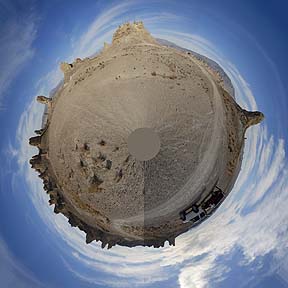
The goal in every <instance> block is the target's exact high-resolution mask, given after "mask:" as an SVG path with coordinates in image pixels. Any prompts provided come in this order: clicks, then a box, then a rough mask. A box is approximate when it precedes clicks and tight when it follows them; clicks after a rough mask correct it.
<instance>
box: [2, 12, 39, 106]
mask: <svg viewBox="0 0 288 288" xmlns="http://www.w3.org/2000/svg"><path fill="white" fill-rule="evenodd" d="M4 11H5V10H4ZM35 37H36V27H35V24H34V19H33V18H32V17H31V16H26V17H25V18H24V19H23V18H16V17H15V18H10V19H9V20H8V21H6V22H4V23H2V24H1V28H0V43H1V45H0V55H1V61H0V62H1V63H0V67H1V68H0V109H1V103H2V102H3V97H4V94H5V92H6V90H7V89H8V88H9V86H10V85H11V83H12V81H13V80H14V79H15V78H16V76H17V75H18V73H19V72H20V71H21V69H22V68H23V67H24V65H25V63H27V61H28V60H30V59H31V58H32V56H33V55H34V49H33V47H32V43H33V41H34V39H35ZM2 106H3V104H2Z"/></svg>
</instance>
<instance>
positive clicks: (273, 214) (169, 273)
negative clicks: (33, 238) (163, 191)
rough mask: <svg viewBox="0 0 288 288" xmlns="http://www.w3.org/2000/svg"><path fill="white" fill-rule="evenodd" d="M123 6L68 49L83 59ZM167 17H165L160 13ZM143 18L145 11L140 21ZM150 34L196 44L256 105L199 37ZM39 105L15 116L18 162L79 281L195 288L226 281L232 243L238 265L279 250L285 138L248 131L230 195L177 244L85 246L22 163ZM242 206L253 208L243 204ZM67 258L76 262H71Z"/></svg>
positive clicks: (246, 101) (240, 96) (249, 103)
mask: <svg viewBox="0 0 288 288" xmlns="http://www.w3.org/2000/svg"><path fill="white" fill-rule="evenodd" d="M127 3H130V4H131V2H123V3H122V4H120V5H118V6H115V7H114V8H111V9H109V10H106V11H105V12H103V14H101V15H99V16H98V17H97V19H96V20H95V21H94V22H93V23H92V24H91V25H90V27H89V28H88V29H87V31H86V32H85V33H84V34H83V36H82V37H81V41H80V42H81V45H80V46H78V47H75V50H74V52H75V53H76V52H77V53H78V52H79V53H83V55H85V56H88V55H87V54H88V53H90V52H92V50H90V49H91V47H92V48H93V49H95V47H96V46H97V45H102V43H101V42H102V40H103V39H104V38H106V37H108V36H109V35H112V34H111V33H112V26H113V25H116V23H118V21H120V20H119V19H118V18H117V17H119V15H123V13H125V11H126V10H128V8H129V5H130V4H129V5H128V4H127ZM162 15H163V14H162ZM104 16H105V17H104ZM166 16H167V17H172V16H171V15H165V16H163V17H164V18H165V17H166ZM154 17H155V15H153V16H152V18H150V20H151V21H153V19H154ZM148 19H149V17H148V16H147V17H146V20H148ZM112 23H113V25H112ZM155 34H156V36H157V37H162V38H166V39H167V40H170V41H173V42H175V43H176V44H178V45H181V46H184V47H186V48H190V49H194V50H197V49H198V50H197V51H198V52H199V53H201V54H205V55H206V56H208V57H210V58H212V59H213V60H215V61H217V62H218V63H219V64H220V65H222V66H224V69H225V71H226V73H227V74H228V75H229V76H230V78H231V80H232V82H233V85H234V87H235V91H236V96H237V100H238V101H240V102H241V104H242V105H243V107H246V108H250V109H256V108H257V105H256V101H255V98H254V96H253V93H252V91H251V89H250V87H249V85H248V84H247V83H246V81H245V80H244V78H243V77H242V76H241V74H240V73H239V71H238V70H237V68H236V67H235V66H234V65H233V64H232V63H230V62H229V61H227V60H226V59H225V58H224V57H223V55H221V53H219V52H218V51H217V47H215V46H214V45H213V43H211V42H209V41H208V40H206V39H204V38H203V37H201V36H199V35H194V34H187V33H186V34H184V33H182V32H179V31H171V30H169V31H168V30H163V29H162V30H156V29H155ZM169 35H170V36H169ZM164 36H167V37H164ZM168 36H169V37H168ZM101 37H103V38H101ZM99 39H100V40H101V41H100V40H99ZM97 41H98V42H97ZM96 42H97V45H96ZM196 48H197V49H196ZM94 52H95V50H94V51H93V53H94ZM71 55H73V53H72V54H71ZM71 57H72V56H71ZM55 73H58V72H57V71H56V70H55V71H54V72H51V73H50V74H49V75H48V76H47V77H48V78H49V79H51V82H53V83H55V82H56V80H58V78H57V77H55ZM58 77H59V78H60V76H58ZM53 79H54V80H53ZM55 79H56V80H55ZM46 80H47V79H46ZM52 80H53V81H52ZM43 83H44V81H43ZM45 83H47V81H45ZM38 88H39V89H40V90H41V89H42V90H43V91H44V90H45V91H46V90H47V89H48V88H49V87H45V88H43V85H42V83H41V81H40V84H39V87H38ZM52 88H53V87H50V89H52ZM40 109H43V108H40V105H38V104H36V103H35V102H33V103H31V104H30V105H28V106H27V109H26V110H25V111H24V112H23V115H22V117H21V119H20V123H19V127H18V131H17V139H18V142H19V144H20V150H19V151H18V153H17V156H18V161H19V165H20V167H21V171H22V173H23V176H24V177H25V179H26V181H27V183H28V185H29V187H30V192H31V194H30V196H31V199H32V201H33V203H34V205H35V207H36V209H37V210H38V212H39V215H40V217H41V218H42V219H43V220H44V221H45V222H46V223H47V225H48V227H49V228H50V229H51V231H53V232H54V233H57V234H58V235H60V236H61V238H62V239H63V241H64V243H65V244H61V245H60V244H59V249H61V253H62V256H63V259H64V262H65V265H66V267H67V268H68V269H70V271H71V272H72V273H74V274H75V275H76V276H77V277H79V278H80V279H81V280H85V281H87V282H89V283H93V284H95V285H97V284H98V285H105V284H106V285H107V286H116V285H118V286H122V287H126V286H127V283H129V286H131V287H136V286H145V285H147V286H149V285H153V284H154V283H155V282H157V281H163V280H167V279H174V278H176V279H178V284H179V285H180V286H181V287H183V288H186V287H189V288H191V287H197V288H201V287H209V285H210V284H211V283H212V282H213V281H222V280H223V279H224V278H225V275H226V274H227V273H229V269H228V268H227V267H226V266H225V265H224V264H223V265H219V264H218V263H217V258H218V257H220V256H223V255H225V254H228V253H231V251H233V249H234V248H235V247H240V248H241V249H242V251H243V255H244V259H243V263H242V265H248V263H251V262H253V261H255V259H256V258H257V257H259V256H265V255H267V254H268V253H270V252H271V251H274V253H275V257H278V259H281V257H283V255H285V251H287V247H286V241H285V238H284V236H285V235H287V234H285V232H286V233H287V231H286V230H287V228H286V227H287V225H285V223H286V222H285V221H287V220H286V219H287V218H288V210H287V209H286V208H285V205H283V204H282V203H285V202H286V203H287V200H288V199H287V197H288V195H287V193H286V192H287V189H288V183H287V179H288V174H287V173H288V172H287V163H286V162H285V161H286V159H285V150H284V141H283V140H282V139H276V138H275V137H273V136H271V135H268V132H267V127H265V126H263V125H262V127H261V126H260V127H253V128H251V129H250V130H249V131H248V134H247V142H246V145H245V151H244V159H243V165H242V170H241V172H240V175H239V178H238V180H237V182H236V184H235V187H234V189H233V191H232V193H231V194H230V195H229V197H228V199H227V200H226V201H225V202H224V203H223V205H222V206H221V207H220V208H219V210H218V211H217V212H216V213H215V215H214V216H213V217H211V218H210V219H209V220H207V221H206V222H205V223H203V224H202V225H201V226H199V227H198V228H196V229H193V230H191V231H189V232H187V233H185V234H184V235H181V236H180V237H178V238H177V240H176V247H167V246H165V247H164V248H161V249H151V248H144V247H139V248H133V249H128V248H125V247H115V248H113V249H112V250H109V251H107V250H102V249H101V248H100V247H99V245H98V244H97V243H93V244H92V245H86V244H85V243H84V242H85V239H84V233H83V232H81V231H79V230H78V229H76V228H71V227H70V225H69V224H68V223H67V220H66V219H65V218H64V217H63V216H61V215H57V216H55V215H54V214H53V212H52V210H51V208H50V207H48V205H47V195H46V194H45V193H44V191H43V193H41V191H42V184H41V182H40V180H39V179H38V178H37V177H36V175H35V173H34V171H32V169H30V168H29V165H28V164H27V160H28V159H29V158H30V156H31V155H32V154H34V152H35V151H32V150H31V149H32V148H31V147H29V145H28V138H29V137H30V136H31V135H32V134H33V130H34V129H35V128H39V127H36V126H37V125H38V126H39V123H41V117H42V112H43V111H42V110H40ZM35 125H36V126H35ZM259 166H261V167H260V169H259ZM39 192H40V193H39ZM249 204H255V205H254V206H253V207H249ZM247 207H248V208H249V209H250V211H249V213H248V212H247V213H242V212H243V210H244V209H246V208H247ZM285 229H286V230H285ZM71 259H73V260H76V262H77V264H76V266H74V264H73V263H74V262H75V261H70V260H71ZM79 265H83V267H85V272H80V270H79V269H77V268H78V267H79ZM81 271H82V270H81ZM95 271H97V272H101V277H100V276H99V275H98V274H96V275H95ZM143 279H144V280H143Z"/></svg>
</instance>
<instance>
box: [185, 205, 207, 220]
mask: <svg viewBox="0 0 288 288" xmlns="http://www.w3.org/2000/svg"><path fill="white" fill-rule="evenodd" d="M206 216H207V214H206V212H205V211H204V210H203V209H202V208H201V207H197V206H196V205H192V206H191V207H189V208H188V209H186V210H184V211H182V212H181V213H180V218H181V219H182V221H183V223H188V222H190V221H192V222H194V223H197V222H199V221H201V220H202V219H203V218H205V217H206Z"/></svg>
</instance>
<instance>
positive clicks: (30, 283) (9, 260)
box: [0, 238, 46, 288]
mask: <svg viewBox="0 0 288 288" xmlns="http://www.w3.org/2000/svg"><path fill="white" fill-rule="evenodd" d="M0 259H1V261H0V279H1V287H17V288H34V287H35V288H39V287H46V286H45V285H43V284H42V283H40V282H39V281H38V280H37V279H36V278H35V276H34V275H33V274H32V273H31V272H30V271H28V270H27V269H26V268H25V267H24V266H23V265H22V264H21V263H20V262H19V261H18V260H17V259H16V258H15V257H14V256H13V255H12V254H11V252H10V251H9V248H8V247H7V245H6V243H5V242H4V240H3V239H1V238H0Z"/></svg>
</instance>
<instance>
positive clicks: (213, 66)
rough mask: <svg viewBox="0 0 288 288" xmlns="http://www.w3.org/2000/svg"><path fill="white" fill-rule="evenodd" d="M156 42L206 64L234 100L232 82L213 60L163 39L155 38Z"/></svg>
mask: <svg viewBox="0 0 288 288" xmlns="http://www.w3.org/2000/svg"><path fill="white" fill-rule="evenodd" d="M155 39H156V40H157V42H158V43H159V44H161V45H164V46H168V47H171V48H175V49H178V50H181V51H184V52H190V53H191V54H192V55H193V56H194V57H196V58H197V59H199V60H201V61H203V62H205V63H207V65H208V66H209V67H210V68H211V69H212V70H213V71H215V72H216V73H217V72H218V73H219V75H220V77H221V78H222V79H223V84H224V89H225V90H226V91H227V92H228V93H229V94H230V95H231V96H232V97H233V98H234V99H235V91H234V87H233V85H232V82H231V80H230V78H229V77H228V75H227V74H226V72H225V71H224V70H223V68H222V67H221V66H220V65H219V64H218V63H217V62H215V61H214V60H211V59H210V58H208V57H206V56H203V55H201V54H199V53H197V52H194V51H192V50H189V49H186V48H183V47H181V46H178V45H176V44H175V43H173V42H170V41H168V40H165V39H161V38H155Z"/></svg>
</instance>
